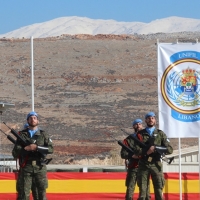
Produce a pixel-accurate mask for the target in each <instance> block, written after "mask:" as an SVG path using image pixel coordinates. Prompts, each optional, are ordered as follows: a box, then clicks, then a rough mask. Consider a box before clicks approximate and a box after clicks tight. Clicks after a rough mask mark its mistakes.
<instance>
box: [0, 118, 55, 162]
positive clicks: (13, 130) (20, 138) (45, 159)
mask: <svg viewBox="0 0 200 200" xmlns="http://www.w3.org/2000/svg"><path fill="white" fill-rule="evenodd" d="M3 123H4V124H5V125H6V126H7V127H8V128H9V129H10V132H11V133H12V134H13V135H14V136H15V137H16V138H17V140H18V141H19V142H20V144H21V146H22V147H25V146H28V145H30V144H32V143H31V142H29V141H26V140H24V139H23V138H22V137H21V136H20V135H19V134H18V133H17V131H16V130H15V129H13V128H10V127H9V126H8V125H7V124H6V123H5V122H3ZM0 131H1V132H2V133H4V135H6V136H7V139H8V140H10V141H11V142H12V143H13V144H15V143H16V140H15V139H14V138H12V137H11V136H10V135H8V134H6V133H5V132H4V131H2V130H1V129H0ZM39 153H40V154H41V155H42V159H43V161H42V163H44V164H46V165H48V164H49V162H50V161H51V160H52V158H49V159H47V158H45V156H46V154H43V153H41V152H39Z"/></svg>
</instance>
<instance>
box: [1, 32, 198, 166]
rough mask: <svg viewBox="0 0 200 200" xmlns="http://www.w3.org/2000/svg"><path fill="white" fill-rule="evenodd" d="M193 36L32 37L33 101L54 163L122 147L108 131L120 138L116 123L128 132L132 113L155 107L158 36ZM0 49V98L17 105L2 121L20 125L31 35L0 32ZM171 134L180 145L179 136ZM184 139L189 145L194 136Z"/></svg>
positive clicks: (27, 102) (26, 107)
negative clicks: (50, 142)
mask: <svg viewBox="0 0 200 200" xmlns="http://www.w3.org/2000/svg"><path fill="white" fill-rule="evenodd" d="M198 38H200V33H176V34H162V33H159V34H152V35H132V36H129V35H96V36H91V35H74V36H70V35H62V36H60V37H55V38H44V39H34V45H33V47H34V87H35V99H34V101H35V106H34V107H35V111H36V112H38V114H39V115H40V127H41V128H44V129H45V130H47V131H48V132H49V135H50V136H51V138H52V139H53V141H54V144H55V153H54V155H53V157H54V161H53V162H54V163H68V164H69V163H76V162H81V160H83V159H84V160H90V159H93V160H94V162H103V161H105V158H109V156H110V155H114V154H115V153H114V152H116V154H119V150H120V147H119V146H118V145H117V143H116V141H115V140H114V139H113V138H112V137H110V135H112V136H113V137H114V138H116V139H117V140H120V139H123V138H124V137H126V135H125V134H124V133H123V132H122V131H121V130H120V129H121V128H126V130H127V131H128V132H130V133H131V132H132V129H131V123H132V121H133V119H135V118H144V115H145V113H147V112H148V111H150V110H151V111H154V112H155V113H158V99H157V98H158V96H157V45H156V44H157V41H158V40H159V42H177V39H178V41H179V42H196V41H197V39H198ZM0 52H1V54H0V60H1V63H0V69H1V74H0V83H1V85H0V88H1V93H0V101H2V102H9V103H14V104H15V107H14V108H12V109H8V110H7V111H6V112H3V114H2V116H1V121H6V122H7V123H8V124H10V125H15V126H16V128H17V129H20V128H22V126H23V124H24V123H25V122H26V121H25V118H26V114H27V113H28V112H30V111H31V107H32V106H31V69H30V66H31V42H30V40H27V39H6V38H4V39H0ZM158 123H159V122H158ZM1 126H2V127H3V126H4V125H1ZM171 141H172V143H173V145H174V147H175V148H177V140H176V139H172V140H171ZM1 144H2V145H1V150H2V151H3V152H6V153H10V149H12V145H11V144H9V141H6V140H5V138H4V136H3V135H1ZM182 144H183V146H188V145H191V140H190V139H188V140H183V141H182ZM192 144H193V145H196V144H197V143H195V142H194V141H193V140H192ZM85 162H86V161H85ZM87 162H88V161H87ZM119 162H120V161H119ZM107 163H108V162H107Z"/></svg>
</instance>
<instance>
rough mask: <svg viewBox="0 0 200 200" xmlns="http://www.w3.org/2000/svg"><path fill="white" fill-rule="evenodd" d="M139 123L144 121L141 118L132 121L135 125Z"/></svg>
mask: <svg viewBox="0 0 200 200" xmlns="http://www.w3.org/2000/svg"><path fill="white" fill-rule="evenodd" d="M137 123H140V124H141V123H142V120H141V119H135V120H134V121H133V123H132V125H133V126H134V125H135V124H137Z"/></svg>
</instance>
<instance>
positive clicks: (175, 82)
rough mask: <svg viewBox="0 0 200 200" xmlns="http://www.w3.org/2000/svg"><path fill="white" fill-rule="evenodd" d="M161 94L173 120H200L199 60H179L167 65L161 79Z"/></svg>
mask: <svg viewBox="0 0 200 200" xmlns="http://www.w3.org/2000/svg"><path fill="white" fill-rule="evenodd" d="M161 93H162V96H163V99H164V100H165V102H166V103H167V104H168V106H169V107H170V108H171V115H172V117H173V118H175V119H177V120H179V121H185V122H191V121H198V120H200V114H199V113H200V60H197V59H191V58H190V59H181V60H178V61H176V62H174V63H172V64H171V65H169V66H168V67H167V68H166V70H165V72H164V74H163V76H162V79H161Z"/></svg>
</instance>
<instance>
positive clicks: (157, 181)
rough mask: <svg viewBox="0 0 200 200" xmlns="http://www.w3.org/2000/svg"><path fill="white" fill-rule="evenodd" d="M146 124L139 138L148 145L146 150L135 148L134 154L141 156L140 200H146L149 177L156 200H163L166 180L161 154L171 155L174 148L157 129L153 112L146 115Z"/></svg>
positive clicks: (139, 147) (136, 146)
mask: <svg viewBox="0 0 200 200" xmlns="http://www.w3.org/2000/svg"><path fill="white" fill-rule="evenodd" d="M145 122H146V124H147V127H146V128H145V129H143V130H142V131H139V132H138V133H137V138H138V139H139V140H140V141H141V142H143V143H145V144H146V148H141V146H140V145H135V146H134V147H135V149H134V152H135V153H136V154H137V155H139V156H141V159H140V160H139V166H138V176H137V177H138V178H137V183H138V186H139V198H138V200H145V197H146V191H147V181H149V176H151V178H152V182H153V187H154V195H155V200H163V188H164V185H165V179H164V175H163V170H162V162H161V154H163V153H164V154H165V155H167V154H171V153H172V152H173V148H172V147H171V145H170V141H169V139H168V138H167V136H166V134H165V133H164V132H163V131H161V130H159V129H157V128H156V127H155V125H156V119H155V114H154V113H153V112H149V113H147V114H146V116H145ZM161 151H162V152H161Z"/></svg>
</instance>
